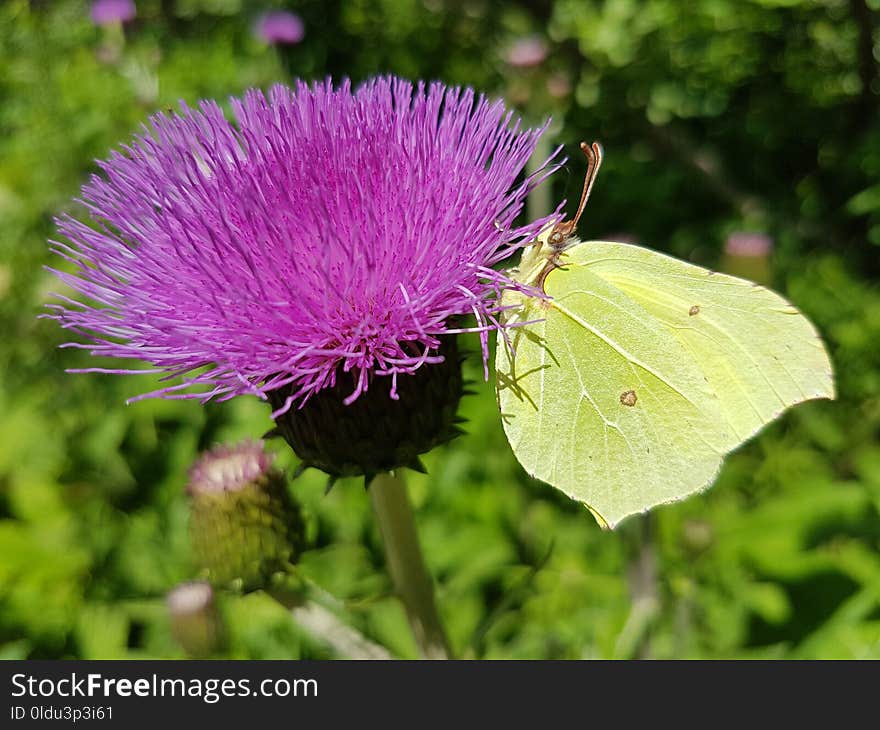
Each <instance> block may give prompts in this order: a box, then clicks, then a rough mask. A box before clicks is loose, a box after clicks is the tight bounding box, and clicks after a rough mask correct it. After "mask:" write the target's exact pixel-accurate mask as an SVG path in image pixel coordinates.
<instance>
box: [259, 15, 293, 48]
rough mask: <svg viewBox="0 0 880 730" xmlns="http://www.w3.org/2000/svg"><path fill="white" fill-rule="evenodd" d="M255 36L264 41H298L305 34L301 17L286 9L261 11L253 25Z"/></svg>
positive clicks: (291, 42) (290, 42) (289, 42)
mask: <svg viewBox="0 0 880 730" xmlns="http://www.w3.org/2000/svg"><path fill="white" fill-rule="evenodd" d="M254 31H255V32H256V34H257V37H258V38H260V39H261V40H263V41H265V42H266V43H285V44H290V45H293V44H296V43H299V42H300V41H301V40H302V39H303V38H304V37H305V35H306V29H305V26H304V25H303V22H302V18H300V17H299V16H298V15H296V14H295V13H290V12H288V11H286V10H273V11H270V12H268V13H263V14H262V15H261V16H260V17H259V18H258V19H257V23H256V25H255V26H254Z"/></svg>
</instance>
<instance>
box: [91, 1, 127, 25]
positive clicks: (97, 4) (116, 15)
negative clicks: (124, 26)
mask: <svg viewBox="0 0 880 730" xmlns="http://www.w3.org/2000/svg"><path fill="white" fill-rule="evenodd" d="M136 15H137V8H136V7H135V4H134V0H95V1H94V2H93V3H92V10H91V16H92V22H93V23H94V24H95V25H111V24H112V23H127V22H129V21H130V20H134V18H135V16H136Z"/></svg>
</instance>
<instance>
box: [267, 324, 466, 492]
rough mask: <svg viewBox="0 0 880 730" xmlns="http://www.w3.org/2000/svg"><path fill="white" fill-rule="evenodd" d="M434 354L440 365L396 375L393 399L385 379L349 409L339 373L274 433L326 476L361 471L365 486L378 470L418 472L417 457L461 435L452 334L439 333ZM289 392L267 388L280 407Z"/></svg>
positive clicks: (346, 383)
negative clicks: (442, 335)
mask: <svg viewBox="0 0 880 730" xmlns="http://www.w3.org/2000/svg"><path fill="white" fill-rule="evenodd" d="M439 354H441V355H443V356H444V358H445V360H444V361H443V362H442V363H438V364H436V365H430V364H426V365H423V366H422V367H420V368H419V369H418V370H417V371H416V373H415V374H414V375H400V376H398V378H397V392H398V395H399V396H400V397H399V399H398V400H392V398H391V397H390V396H389V393H388V391H389V388H390V385H391V381H390V378H386V377H383V378H375V379H374V380H373V381H372V382H371V383H370V389H369V390H368V391H367V392H366V393H363V394H362V395H361V396H360V397H359V398H358V399H357V400H356V401H355V402H354V403H352V404H351V405H349V406H347V405H345V403H344V402H343V401H344V399H345V398H346V397H347V396H348V395H349V394H350V393H351V391H352V377H351V375H350V374H349V373H343V372H340V373H339V374H338V376H337V379H336V385H335V386H334V387H332V388H326V389H324V390H322V391H321V392H319V393H318V394H316V395H314V396H312V397H311V398H310V399H309V400H308V401H306V404H305V405H304V406H303V407H302V408H297V407H296V406H293V407H292V408H291V409H290V410H289V411H288V412H287V413H285V414H284V415H283V416H280V417H279V418H278V419H277V420H276V422H275V423H276V428H275V429H274V431H273V432H272V433H274V434H276V435H279V436H283V437H284V439H285V440H286V441H287V443H288V444H290V447H291V448H292V449H293V450H294V452H295V453H296V455H297V456H299V458H300V459H302V462H303V463H302V466H303V468H305V467H315V468H316V469H321V470H322V471H324V472H327V474H329V475H330V476H331V478H332V477H342V476H363V477H364V478H365V480H366V483H367V485H369V483H370V481H371V480H372V478H373V477H374V476H375V475H376V474H380V473H382V472H388V471H392V470H394V469H397V468H400V467H409V468H411V469H416V470H418V471H424V468H423V466H422V464H421V461H420V460H419V455H420V454H424V453H425V452H427V451H430V450H431V449H433V448H434V447H435V446H439V445H440V444H444V443H446V442H448V441H450V440H452V439H453V438H455V437H456V436H458V435H459V434H460V433H461V430H460V429H459V428H458V427H457V425H456V424H457V423H458V422H459V420H458V419H457V418H456V411H457V410H458V403H459V400H460V399H461V396H462V377H461V358H460V356H459V353H458V345H457V343H456V338H455V337H445V338H444V339H443V344H442V345H441V347H440V350H439ZM290 392H291V389H290V388H279V389H278V390H275V391H272V392H270V393H269V402H270V403H271V404H272V407H273V408H280V407H281V406H282V405H283V404H284V402H285V400H286V398H287V396H288V395H290ZM331 483H332V482H331Z"/></svg>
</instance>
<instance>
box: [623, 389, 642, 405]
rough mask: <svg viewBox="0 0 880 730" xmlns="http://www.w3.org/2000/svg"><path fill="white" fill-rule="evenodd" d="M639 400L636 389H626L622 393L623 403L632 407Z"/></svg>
mask: <svg viewBox="0 0 880 730" xmlns="http://www.w3.org/2000/svg"><path fill="white" fill-rule="evenodd" d="M637 400H638V396H636V392H635V391H634V390H626V391H624V392H623V393H621V394H620V403H621V405H624V406H628V407H630V408H632V407H633V406H634V405H635V404H636V401H637Z"/></svg>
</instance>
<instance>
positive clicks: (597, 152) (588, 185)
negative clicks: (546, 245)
mask: <svg viewBox="0 0 880 730" xmlns="http://www.w3.org/2000/svg"><path fill="white" fill-rule="evenodd" d="M581 151H582V152H583V153H584V156H585V157H586V158H587V174H586V175H585V176H584V189H583V191H582V192H581V202H580V203H579V204H578V209H577V213H575V214H574V218H572V219H571V220H570V221H561V222H559V223H557V224H556V226H555V228H554V229H553V233H551V234H550V239H549V241H550V243H551V244H552V245H554V246H558V245H559V244H561V243H564V242H565V239H566V238H568V237H569V236H571V235H573V234H574V231H575V229H576V228H577V224H578V221H579V220H580V219H581V215H582V214H583V212H584V208H586V207H587V201H588V200H589V199H590V192H591V191H592V190H593V183H595V182H596V178H597V177H598V175H599V168H600V167H601V166H602V154H603V153H602V145H600V144H599V143H598V142H593V144H587V143H586V142H581Z"/></svg>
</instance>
